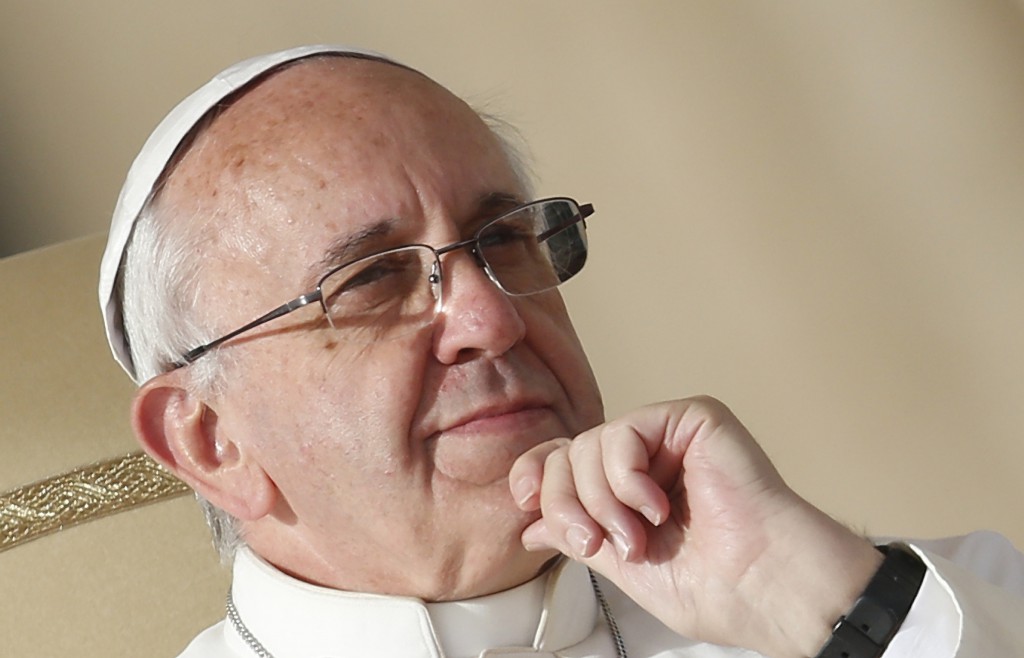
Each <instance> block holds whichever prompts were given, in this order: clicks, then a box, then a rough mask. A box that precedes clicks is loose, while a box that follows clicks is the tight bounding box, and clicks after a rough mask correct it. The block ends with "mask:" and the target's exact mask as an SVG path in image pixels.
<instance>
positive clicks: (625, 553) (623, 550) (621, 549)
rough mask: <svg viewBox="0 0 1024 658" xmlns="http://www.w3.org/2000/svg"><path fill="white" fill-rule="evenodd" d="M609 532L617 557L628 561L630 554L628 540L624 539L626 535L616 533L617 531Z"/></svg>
mask: <svg viewBox="0 0 1024 658" xmlns="http://www.w3.org/2000/svg"><path fill="white" fill-rule="evenodd" d="M610 534H611V536H612V544H614V545H615V550H616V551H617V552H618V554H619V557H620V558H622V559H623V560H627V561H628V560H629V558H630V557H631V555H630V548H631V547H630V545H629V542H628V541H626V537H625V536H624V535H621V534H619V533H617V532H612V533H610Z"/></svg>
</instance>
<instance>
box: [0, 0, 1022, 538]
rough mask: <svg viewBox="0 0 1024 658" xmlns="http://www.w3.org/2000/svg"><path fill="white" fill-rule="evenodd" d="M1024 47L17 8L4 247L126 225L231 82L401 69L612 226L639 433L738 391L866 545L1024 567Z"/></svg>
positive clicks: (1008, 6) (548, 6)
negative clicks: (519, 148)
mask: <svg viewBox="0 0 1024 658" xmlns="http://www.w3.org/2000/svg"><path fill="white" fill-rule="evenodd" d="M1022 37H1024V13H1022V5H1021V4H1019V3H1018V2H1014V1H1012V0H972V1H971V2H962V1H954V0H917V1H910V0H908V1H904V2H899V3H889V2H881V1H879V2H865V3H823V2H818V1H816V0H777V1H776V2H771V3H767V2H753V1H750V2H729V3H725V2H714V1H711V0H708V1H705V2H675V1H670V0H666V1H664V2H651V1H648V2H628V3H627V2H618V3H613V2H598V1H594V2H583V1H573V2H546V1H545V2H541V1H538V0H532V1H531V0H528V1H520V2H514V3H513V2H470V1H458V0H443V1H435V2H430V3H420V2H395V1H393V0H377V1H376V2H373V3H369V2H367V3H362V2H347V1H341V0H330V1H327V0H323V1H309V2H287V3H286V2H279V1H277V0H219V1H218V2H199V1H198V0H180V1H178V2H173V3H171V2H165V3H145V2H134V3H128V2H121V1H114V0H92V1H91V2H83V3H72V2H65V1H57V0H31V1H30V0H7V1H6V2H5V3H4V5H3V7H2V8H0V55H2V62H3V63H2V66H0V199H2V203H0V253H13V252H16V251H20V250H24V249H28V248H32V247H36V246H39V245H43V244H47V243H52V242H57V241H61V240H64V239H66V238H70V237H73V236H79V235H84V234H88V233H94V232H98V231H103V230H104V229H105V226H106V222H107V219H108V216H109V212H110V209H111V208H112V207H113V203H114V199H115V197H116V194H117V191H118V189H119V186H120V182H121V178H122V176H123V175H124V172H125V171H126V169H127V167H128V165H129V163H130V161H131V159H132V158H133V156H134V154H135V152H136V150H137V149H138V148H139V146H140V145H141V144H142V142H143V140H144V139H145V137H146V135H147V134H148V132H149V130H150V129H151V128H152V127H153V125H154V124H155V123H156V122H157V121H158V120H159V119H160V118H161V117H162V116H163V114H164V113H165V112H166V111H167V110H168V109H169V108H170V107H171V106H172V105H173V104H174V103H175V102H176V101H177V100H178V99H180V98H181V97H182V96H184V95H185V94H186V93H187V92H189V91H191V90H192V89H193V88H195V87H196V86H198V85H199V84H201V83H202V82H204V81H205V80H206V79H208V78H209V77H210V76H211V75H212V74H213V73H215V72H216V71H218V70H219V69H221V68H223V67H224V66H226V65H228V64H229V63H232V62H234V61H236V60H239V59H242V58H244V57H247V56H250V55H253V54H256V53H259V52H263V51H268V50H273V49H278V48H282V47H286V46H290V45H296V44H299V43H305V42H344V43H352V44H359V45H363V46H366V47H370V48H373V49H377V50H381V51H383V52H386V53H389V54H391V55H393V56H395V57H396V58H398V59H400V60H404V61H406V62H409V63H411V64H413V65H415V66H417V67H419V68H421V69H422V70H424V71H425V72H427V73H428V74H430V75H432V76H433V77H435V78H436V79H437V80H438V81H440V82H441V83H443V84H445V85H447V86H449V87H450V88H452V89H453V90H454V91H456V92H457V93H459V94H461V95H463V96H466V97H468V98H469V99H470V100H472V101H474V102H475V103H477V104H478V105H479V104H485V105H487V106H488V107H489V108H490V109H492V110H496V111H498V112H500V113H502V114H504V115H505V116H506V117H508V118H509V119H511V120H512V121H513V122H515V123H517V124H518V125H519V126H520V127H521V128H522V130H523V132H524V133H525V134H526V136H527V138H528V139H529V140H530V141H531V143H532V145H533V149H534V156H535V159H536V171H537V173H538V174H539V176H540V178H541V180H542V183H541V186H540V190H541V192H542V193H552V194H554V193H558V194H570V195H574V196H577V197H578V198H580V199H581V200H584V201H590V202H593V203H594V204H595V206H596V207H597V209H598V213H597V214H596V215H595V217H594V218H593V220H592V221H591V224H590V225H591V235H592V245H593V257H592V261H591V264H590V265H589V266H588V271H586V272H585V273H584V275H583V276H582V277H581V278H580V279H579V280H578V281H575V282H573V284H570V286H569V287H568V290H567V292H566V295H567V297H568V299H569V303H570V306H571V309H572V310H573V314H574V317H575V318H576V320H577V323H578V327H579V331H580V333H581V335H582V337H583V339H584V342H585V343H586V344H587V345H588V347H589V350H590V354H591V356H592V359H593V363H594V366H595V369H596V370H597V373H598V376H599V378H600V380H601V381H602V384H603V387H604V390H605V392H606V396H607V401H608V410H609V412H610V413H611V414H615V413H618V412H622V411H624V410H626V409H628V408H631V407H634V406H636V405H639V404H643V403H646V402H650V401H654V400H657V399H664V398H670V397H679V396H683V395H688V394H692V393H698V392H706V393H710V394H713V395H716V396H718V397H720V398H722V399H723V400H725V401H726V402H727V403H729V404H730V405H731V406H732V407H733V409H734V410H735V411H736V412H737V413H738V414H739V415H740V417H741V418H743V419H744V420H745V422H746V424H747V425H748V426H749V427H750V428H751V429H752V430H753V431H754V433H755V434H756V435H757V436H759V437H760V439H761V441H762V443H763V444H764V445H765V447H766V449H767V450H768V452H769V453H770V454H771V455H772V456H773V457H774V458H775V459H776V461H777V463H778V465H779V467H780V469H781V470H782V471H783V474H784V475H785V476H787V478H788V479H789V480H790V482H791V483H792V484H793V485H794V487H796V488H797V489H798V490H799V491H801V492H802V493H804V494H805V495H807V496H808V497H809V498H811V499H812V500H813V501H815V502H817V503H818V504H819V505H821V506H822V507H824V508H825V509H827V510H829V511H830V512H832V513H834V514H836V515H837V516H838V517H839V518H841V519H843V520H845V521H847V522H850V523H852V524H855V525H857V526H859V527H863V528H865V529H867V530H868V531H871V532H881V533H890V532H905V533H909V534H913V535H929V534H948V533H955V532H961V531H964V530H968V529H971V528H975V527H993V528H996V529H998V530H1001V531H1003V532H1004V533H1007V534H1008V535H1010V536H1011V537H1012V538H1014V539H1015V540H1016V541H1017V543H1018V544H1019V545H1020V544H1024V523H1022V521H1021V515H1020V513H1019V512H1018V511H1017V501H1018V500H1019V499H1020V498H1021V494H1022V491H1024V485H1021V484H1020V483H1019V482H1020V478H1019V473H1018V471H1019V470H1020V469H1021V467H1022V464H1024V441H1022V440H1021V439H1022V427H1024V403H1022V400H1024V340H1022V338H1021V337H1022V336H1024V300H1022V295H1021V282H1022V280H1024V279H1022V275H1024V183H1022V178H1024V39H1022ZM41 303H59V300H41ZM9 312H10V311H9ZM95 321H97V322H98V321H99V320H98V316H97V318H95Z"/></svg>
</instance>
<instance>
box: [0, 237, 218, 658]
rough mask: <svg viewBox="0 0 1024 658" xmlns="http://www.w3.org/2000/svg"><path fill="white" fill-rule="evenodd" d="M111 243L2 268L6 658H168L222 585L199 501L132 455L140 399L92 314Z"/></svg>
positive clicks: (1, 630) (64, 248)
mask: <svg viewBox="0 0 1024 658" xmlns="http://www.w3.org/2000/svg"><path fill="white" fill-rule="evenodd" d="M103 243H104V240H103V237H102V236H96V237H91V238H85V239H82V240H76V241H73V242H68V243H65V244H61V245H57V246H54V247H48V248H45V249H41V250H38V251H34V252H28V253H25V254H19V255H17V256H12V257H10V258H6V259H2V260H0V282H2V283H0V285H2V289H3V291H4V301H5V303H4V310H3V313H2V316H3V317H2V320H0V327H2V329H0V331H2V334H0V351H2V354H3V358H2V363H3V368H2V369H0V588H2V589H0V591H2V592H3V596H0V635H2V637H3V638H4V639H3V649H2V651H0V654H2V655H5V656H24V657H34V656H82V657H85V658H92V657H96V658H100V657H102V658H129V657H131V658H138V656H174V655H177V653H178V652H180V651H181V649H182V648H184V646H185V645H186V644H187V642H188V641H189V640H190V639H191V638H192V637H193V636H194V635H195V634H196V633H197V632H198V631H200V630H201V629H202V628H204V627H206V626H209V625H210V624H211V623H213V622H214V621H216V620H217V619H219V618H220V617H221V616H222V615H223V600H224V595H225V593H226V592H227V584H228V581H229V573H228V571H227V570H226V569H225V568H223V567H222V566H221V565H220V564H219V562H218V559H217V556H216V554H215V552H214V550H213V548H212V547H211V546H210V541H209V536H208V533H207V532H206V528H205V526H204V524H203V521H202V515H201V514H200V512H199V510H198V507H197V506H196V504H195V501H194V500H193V499H192V497H191V496H190V495H188V492H187V489H186V488H185V487H184V486H183V485H182V484H181V483H180V482H178V481H177V480H176V479H174V478H173V477H171V476H170V475H168V474H167V473H166V472H164V471H163V470H162V469H160V468H159V467H157V466H156V465H155V464H154V463H153V462H151V461H150V460H149V459H148V458H146V457H143V456H142V455H141V454H140V453H138V446H137V445H136V443H135V441H134V439H133V438H132V435H131V429H130V426H129V421H128V408H129V404H130V401H131V396H132V393H133V390H134V385H133V384H132V383H131V381H130V380H129V379H128V377H127V376H126V375H124V373H122V372H121V370H120V369H119V368H118V367H117V365H116V364H115V363H114V362H113V360H112V359H111V357H110V355H109V353H108V351H107V348H106V345H105V342H104V339H103V331H102V328H101V320H100V316H99V310H98V307H97V303H96V293H95V288H96V285H95V284H96V278H97V268H98V263H99V259H100V254H101V252H102V249H103Z"/></svg>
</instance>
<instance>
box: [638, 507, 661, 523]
mask: <svg viewBox="0 0 1024 658" xmlns="http://www.w3.org/2000/svg"><path fill="white" fill-rule="evenodd" d="M640 513H641V514H643V515H644V518H645V519H647V520H648V521H650V522H651V525H661V515H660V514H658V513H657V512H655V511H654V508H653V507H648V506H647V505H644V506H643V507H641V508H640Z"/></svg>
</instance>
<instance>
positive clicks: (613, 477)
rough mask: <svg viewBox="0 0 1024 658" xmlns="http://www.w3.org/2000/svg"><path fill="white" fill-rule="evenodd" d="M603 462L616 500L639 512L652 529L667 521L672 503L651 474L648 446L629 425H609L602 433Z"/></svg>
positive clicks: (616, 423) (617, 423)
mask: <svg viewBox="0 0 1024 658" xmlns="http://www.w3.org/2000/svg"><path fill="white" fill-rule="evenodd" d="M600 447H601V453H602V454H601V462H602V464H603V466H604V469H605V478H606V480H607V482H608V486H609V488H610V489H611V492H612V494H613V495H614V496H615V498H616V500H618V501H620V502H621V503H622V504H623V505H624V506H626V507H628V508H630V509H632V510H634V511H636V512H640V513H641V514H642V515H643V516H644V517H645V518H646V519H647V520H648V521H649V522H650V523H651V524H652V525H655V526H658V525H661V523H662V522H663V521H664V520H665V519H667V518H668V515H669V500H668V496H667V495H666V494H665V491H664V490H663V489H662V488H661V487H660V486H658V483H657V482H655V481H654V479H653V478H652V477H651V475H650V474H649V472H648V470H649V468H650V466H651V464H650V458H649V456H648V454H647V450H648V446H647V445H646V444H645V443H644V441H643V439H642V438H641V437H640V436H639V434H638V432H637V431H636V429H635V428H634V427H633V426H632V425H630V424H628V423H619V422H615V423H610V424H608V425H606V426H605V427H604V428H603V430H602V431H601V441H600Z"/></svg>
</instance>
